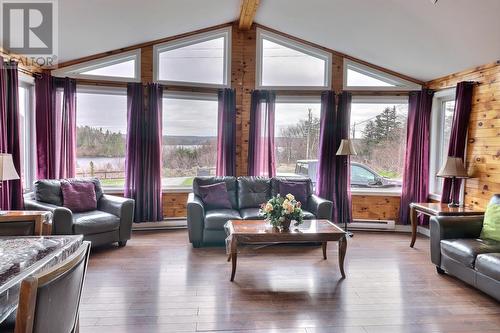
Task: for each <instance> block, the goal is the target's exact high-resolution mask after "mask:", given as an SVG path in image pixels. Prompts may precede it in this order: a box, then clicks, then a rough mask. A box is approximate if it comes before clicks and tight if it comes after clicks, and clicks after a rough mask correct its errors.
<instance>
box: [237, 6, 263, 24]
mask: <svg viewBox="0 0 500 333" xmlns="http://www.w3.org/2000/svg"><path fill="white" fill-rule="evenodd" d="M259 2H260V0H242V2H241V11H240V21H239V29H240V30H249V29H250V27H251V26H252V23H253V19H254V18H255V13H257V7H259Z"/></svg>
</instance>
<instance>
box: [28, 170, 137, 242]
mask: <svg viewBox="0 0 500 333" xmlns="http://www.w3.org/2000/svg"><path fill="white" fill-rule="evenodd" d="M91 180H92V182H94V185H95V189H96V197H97V210H92V211H89V212H82V213H73V212H72V211H71V210H69V209H68V208H66V207H63V206H62V194H61V180H56V179H44V180H38V181H36V182H35V186H34V192H32V193H28V194H26V195H25V196H24V208H25V209H26V210H46V211H51V212H52V234H53V235H78V234H81V235H83V238H84V240H87V241H90V242H91V243H92V246H97V245H102V244H107V243H115V242H117V243H118V245H120V246H125V245H126V244H127V240H129V239H130V236H131V233H132V222H133V219H134V206H135V203H134V200H133V199H127V198H121V197H117V196H112V195H106V194H104V193H103V192H102V188H101V183H100V181H99V180H98V179H97V178H93V179H91Z"/></svg>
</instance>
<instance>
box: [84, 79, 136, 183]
mask: <svg viewBox="0 0 500 333" xmlns="http://www.w3.org/2000/svg"><path fill="white" fill-rule="evenodd" d="M76 110H77V111H76V174H77V176H79V177H97V178H99V179H100V180H101V183H102V185H103V186H104V187H112V188H123V186H124V184H125V145H126V139H127V138H126V136H127V93H126V91H125V89H110V88H107V89H95V88H81V87H78V90H77V107H76Z"/></svg>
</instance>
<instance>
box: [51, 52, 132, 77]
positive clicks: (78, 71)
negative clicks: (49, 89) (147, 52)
mask: <svg viewBox="0 0 500 333" xmlns="http://www.w3.org/2000/svg"><path fill="white" fill-rule="evenodd" d="M52 75H54V76H59V77H65V76H67V77H72V78H80V79H91V80H111V81H124V82H139V81H140V79H141V78H140V76H141V50H140V49H137V50H133V51H130V52H125V53H120V54H116V55H112V56H108V57H104V58H100V59H96V60H91V61H87V62H84V63H80V64H76V65H73V66H68V67H63V68H60V69H56V70H53V71H52Z"/></svg>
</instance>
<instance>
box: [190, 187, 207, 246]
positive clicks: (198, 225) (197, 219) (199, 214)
mask: <svg viewBox="0 0 500 333" xmlns="http://www.w3.org/2000/svg"><path fill="white" fill-rule="evenodd" d="M204 219H205V207H204V206H203V201H202V200H201V198H200V197H198V196H197V195H195V194H194V193H189V196H188V200H187V224H188V232H189V241H190V242H191V243H192V244H193V246H194V247H198V246H200V245H201V243H202V242H203V228H204V225H205V224H204Z"/></svg>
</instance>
